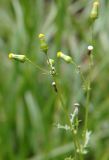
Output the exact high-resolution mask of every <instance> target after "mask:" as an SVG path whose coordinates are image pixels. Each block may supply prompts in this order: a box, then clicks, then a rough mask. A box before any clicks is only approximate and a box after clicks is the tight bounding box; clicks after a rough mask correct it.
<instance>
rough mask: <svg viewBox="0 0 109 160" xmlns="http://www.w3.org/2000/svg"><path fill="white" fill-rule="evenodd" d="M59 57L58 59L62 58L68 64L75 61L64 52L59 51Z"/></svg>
mask: <svg viewBox="0 0 109 160" xmlns="http://www.w3.org/2000/svg"><path fill="white" fill-rule="evenodd" d="M57 57H58V58H62V59H63V60H64V61H65V62H67V63H72V62H73V60H72V57H70V56H68V55H65V54H64V53H63V52H61V51H59V52H57Z"/></svg>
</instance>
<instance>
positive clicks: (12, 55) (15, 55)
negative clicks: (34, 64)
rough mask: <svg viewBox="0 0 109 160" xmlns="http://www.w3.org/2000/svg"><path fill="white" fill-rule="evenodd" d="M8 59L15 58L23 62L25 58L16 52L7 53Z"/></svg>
mask: <svg viewBox="0 0 109 160" xmlns="http://www.w3.org/2000/svg"><path fill="white" fill-rule="evenodd" d="M8 57H9V59H14V60H17V61H19V62H25V61H26V60H27V58H26V56H25V55H23V54H22V55H18V54H14V53H9V55H8Z"/></svg>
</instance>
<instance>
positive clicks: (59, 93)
mask: <svg viewBox="0 0 109 160" xmlns="http://www.w3.org/2000/svg"><path fill="white" fill-rule="evenodd" d="M46 57H47V61H48V65H49V68H50V70H52V67H51V65H50V63H49V57H48V54H47V55H46ZM52 78H53V81H54V82H55V84H56V87H57V95H58V98H59V99H60V102H61V105H62V108H63V110H64V113H65V116H66V119H67V122H68V124H69V126H70V128H71V129H72V124H71V121H70V117H69V114H68V112H67V109H66V106H65V104H64V102H63V99H62V94H61V89H60V88H59V86H58V83H57V80H56V76H55V75H52ZM72 136H73V141H74V146H75V160H78V159H77V157H78V155H77V149H79V151H81V146H80V143H79V141H78V138H77V135H76V134H75V133H74V130H72ZM79 157H80V160H82V155H81V153H80V154H79Z"/></svg>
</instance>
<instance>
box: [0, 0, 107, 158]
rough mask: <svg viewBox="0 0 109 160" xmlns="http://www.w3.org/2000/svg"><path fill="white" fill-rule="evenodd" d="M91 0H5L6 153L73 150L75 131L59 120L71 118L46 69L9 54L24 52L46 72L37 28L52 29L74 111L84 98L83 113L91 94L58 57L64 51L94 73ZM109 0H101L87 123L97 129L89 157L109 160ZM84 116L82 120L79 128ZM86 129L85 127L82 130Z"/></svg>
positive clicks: (0, 71)
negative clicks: (87, 95)
mask: <svg viewBox="0 0 109 160" xmlns="http://www.w3.org/2000/svg"><path fill="white" fill-rule="evenodd" d="M91 7H92V1H90V0H88V1H86V0H82V1H81V0H76V1H74V0H73V1H71V0H69V1H68V0H56V1H53V0H51V1H49V0H0V66H1V67H0V159H1V160H5V159H6V160H20V159H30V160H56V159H57V160H58V159H59V160H63V159H65V157H69V156H70V155H71V154H73V153H74V147H73V146H72V143H71V141H72V135H71V134H69V132H65V131H64V130H58V129H57V128H56V127H55V126H54V123H56V122H57V123H58V122H62V123H63V124H65V123H66V121H65V120H66V118H65V115H64V112H63V111H62V109H61V104H60V102H59V99H57V98H56V95H55V93H54V91H53V88H52V84H51V79H50V78H49V77H48V75H47V74H45V73H43V72H41V71H40V70H36V68H35V67H33V66H32V65H30V64H28V63H24V64H22V63H18V62H17V61H16V62H10V60H9V59H8V53H9V52H13V53H16V54H19V53H20V54H25V55H27V57H30V59H31V60H32V61H33V62H35V63H36V64H39V65H40V66H42V67H43V68H44V69H45V70H46V69H47V67H46V65H45V64H46V62H45V61H46V60H45V58H44V55H43V54H42V53H41V52H40V47H39V41H38V34H39V33H45V34H46V37H47V41H48V44H49V45H50V46H51V47H50V49H49V55H50V58H52V57H53V58H54V59H55V62H56V66H57V72H58V73H57V74H58V75H59V83H60V84H61V86H62V90H63V97H64V101H65V103H66V106H68V110H69V113H72V111H73V110H74V108H73V104H74V103H75V102H78V103H79V104H80V108H79V119H82V120H83V119H84V112H85V106H84V104H85V95H84V94H83V89H82V88H81V81H80V77H78V73H77V71H76V73H75V69H74V67H72V66H69V65H66V64H65V63H63V62H60V61H58V59H57V58H56V53H57V51H59V50H62V51H63V53H65V54H69V56H70V57H72V58H73V60H74V61H76V63H77V64H81V66H83V67H82V71H83V73H84V74H85V75H87V71H88V67H87V66H88V65H87V64H88V60H87V55H86V52H87V46H88V45H90V42H91V36H90V34H91V28H90V24H91V22H90V21H89V16H90V11H91ZM108 7H109V2H108V0H105V1H101V4H100V14H99V15H100V16H99V17H100V18H98V20H97V21H96V23H95V26H94V48H95V50H94V67H93V70H92V76H91V77H92V79H91V80H92V86H91V88H92V91H91V100H90V107H89V122H88V128H89V129H90V130H92V135H91V141H90V144H89V145H90V150H89V152H88V155H87V156H86V159H88V160H89V159H93V160H108V159H109V127H108V124H109V118H108V115H109V109H108V105H109V98H108V93H109V88H108V81H109V78H108V70H109V67H108V63H109V54H108V52H109V45H108V41H109V40H108V31H109V28H108V26H109V24H108V23H109V21H108V15H109V10H108ZM82 124H83V122H82V121H81V122H80V130H81V127H82ZM80 134H81V132H80Z"/></svg>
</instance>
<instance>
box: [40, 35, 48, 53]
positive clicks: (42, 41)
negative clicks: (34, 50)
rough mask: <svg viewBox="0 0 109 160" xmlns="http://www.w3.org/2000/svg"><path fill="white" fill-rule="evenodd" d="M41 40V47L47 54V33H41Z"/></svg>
mask: <svg viewBox="0 0 109 160" xmlns="http://www.w3.org/2000/svg"><path fill="white" fill-rule="evenodd" d="M39 40H40V49H41V50H42V51H43V52H44V53H45V54H47V52H48V44H47V43H46V40H45V35H44V34H43V33H40V34H39Z"/></svg>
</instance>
